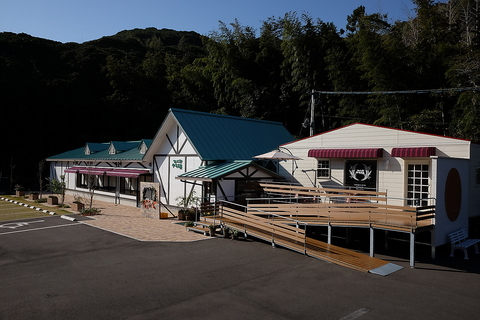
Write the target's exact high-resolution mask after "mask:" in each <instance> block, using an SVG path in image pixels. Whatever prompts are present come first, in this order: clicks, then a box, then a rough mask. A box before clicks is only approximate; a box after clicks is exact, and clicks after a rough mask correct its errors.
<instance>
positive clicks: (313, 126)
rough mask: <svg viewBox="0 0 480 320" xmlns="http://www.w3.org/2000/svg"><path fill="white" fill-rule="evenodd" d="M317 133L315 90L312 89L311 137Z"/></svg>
mask: <svg viewBox="0 0 480 320" xmlns="http://www.w3.org/2000/svg"><path fill="white" fill-rule="evenodd" d="M314 134H315V90H312V99H311V103H310V137H311V136H313V135H314Z"/></svg>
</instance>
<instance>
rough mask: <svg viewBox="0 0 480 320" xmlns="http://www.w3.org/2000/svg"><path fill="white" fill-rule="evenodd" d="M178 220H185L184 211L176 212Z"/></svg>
mask: <svg viewBox="0 0 480 320" xmlns="http://www.w3.org/2000/svg"><path fill="white" fill-rule="evenodd" d="M178 220H186V217H185V211H183V210H179V211H178Z"/></svg>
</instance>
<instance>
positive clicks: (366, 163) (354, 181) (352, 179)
mask: <svg viewBox="0 0 480 320" xmlns="http://www.w3.org/2000/svg"><path fill="white" fill-rule="evenodd" d="M344 182H345V186H350V187H356V188H358V189H363V188H368V189H376V188H377V160H346V161H345V178H344Z"/></svg>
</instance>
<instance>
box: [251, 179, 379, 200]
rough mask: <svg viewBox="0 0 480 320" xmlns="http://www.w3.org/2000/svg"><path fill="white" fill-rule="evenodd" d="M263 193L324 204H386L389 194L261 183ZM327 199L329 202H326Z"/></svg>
mask: <svg viewBox="0 0 480 320" xmlns="http://www.w3.org/2000/svg"><path fill="white" fill-rule="evenodd" d="M260 186H261V187H262V188H263V191H264V192H265V193H267V194H270V195H279V196H301V197H311V198H313V197H320V198H322V199H324V202H365V201H369V202H386V201H387V193H386V192H379V191H368V190H349V189H337V188H316V187H301V186H291V185H283V184H272V183H260ZM325 199H326V200H327V201H325Z"/></svg>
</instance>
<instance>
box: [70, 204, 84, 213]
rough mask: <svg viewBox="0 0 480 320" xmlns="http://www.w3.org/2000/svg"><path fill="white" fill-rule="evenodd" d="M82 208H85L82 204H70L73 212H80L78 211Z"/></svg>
mask: <svg viewBox="0 0 480 320" xmlns="http://www.w3.org/2000/svg"><path fill="white" fill-rule="evenodd" d="M83 208H85V205H84V204H83V203H75V202H74V203H72V209H73V210H74V211H78V212H80V211H82V209H83Z"/></svg>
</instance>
